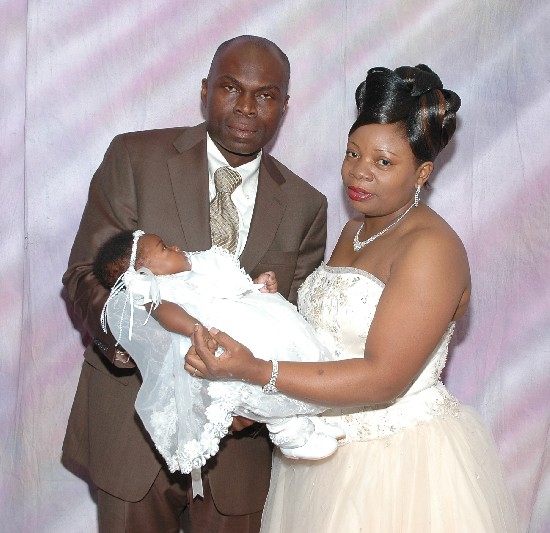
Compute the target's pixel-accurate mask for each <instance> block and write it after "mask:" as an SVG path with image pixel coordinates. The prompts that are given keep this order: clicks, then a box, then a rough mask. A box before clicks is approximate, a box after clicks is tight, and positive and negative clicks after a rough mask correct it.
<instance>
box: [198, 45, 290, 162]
mask: <svg viewBox="0 0 550 533" xmlns="http://www.w3.org/2000/svg"><path fill="white" fill-rule="evenodd" d="M287 86H288V79H287V72H286V69H285V66H284V63H283V61H282V59H281V58H280V57H279V55H278V54H277V53H276V51H275V50H271V49H269V48H263V47H260V46H257V45H254V44H251V43H234V44H232V45H229V46H228V47H227V48H226V49H225V50H223V51H222V52H221V53H220V54H219V55H218V57H217V58H216V60H215V62H214V64H213V65H212V68H211V70H210V74H209V76H208V79H207V80H206V79H205V80H203V81H202V91H201V99H202V102H203V104H204V106H205V109H206V125H207V129H208V133H209V134H210V137H211V138H212V140H213V141H214V143H215V144H216V146H217V147H218V148H219V149H220V151H221V152H222V154H223V155H224V156H225V158H226V159H227V162H228V163H229V164H230V165H231V166H233V167H237V166H240V165H243V164H244V163H247V162H248V161H251V160H252V159H254V157H255V156H256V154H257V153H258V152H259V151H260V150H261V149H262V148H263V147H264V146H265V145H266V144H267V143H268V142H269V141H270V140H271V138H272V137H273V135H274V134H275V132H276V131H277V128H278V127H279V123H280V122H281V119H282V117H283V115H284V113H285V111H286V106H287V102H288V95H287V88H288V87H287Z"/></svg>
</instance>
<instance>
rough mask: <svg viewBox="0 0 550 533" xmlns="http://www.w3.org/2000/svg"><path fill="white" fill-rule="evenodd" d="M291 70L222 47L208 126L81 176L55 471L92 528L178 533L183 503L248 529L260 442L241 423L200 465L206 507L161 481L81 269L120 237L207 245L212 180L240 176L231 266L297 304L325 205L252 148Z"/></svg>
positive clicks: (253, 49)
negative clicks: (73, 326) (230, 173)
mask: <svg viewBox="0 0 550 533" xmlns="http://www.w3.org/2000/svg"><path fill="white" fill-rule="evenodd" d="M289 75H290V66H289V63H288V59H287V57H286V55H285V54H284V53H283V52H282V51H281V50H280V49H279V48H278V47H277V46H276V45H275V44H274V43H272V42H271V41H268V40H266V39H263V38H260V37H253V36H241V37H237V38H235V39H232V40H230V41H227V42H225V43H223V44H222V45H221V46H220V47H219V48H218V50H217V51H216V53H215V55H214V58H213V60H212V64H211V67H210V71H209V73H208V78H206V79H204V80H203V81H202V91H201V99H202V103H203V105H204V109H205V114H206V122H205V123H204V124H200V125H198V126H194V127H190V128H171V129H165V130H154V131H144V132H134V133H127V134H123V135H119V136H117V137H115V139H114V140H113V142H112V143H111V145H110V147H109V149H108V150H107V153H106V154H105V157H104V160H103V162H102V164H101V165H100V167H99V168H98V170H97V171H96V173H95V175H94V177H93V179H92V182H91V185H90V192H89V198H88V203H87V205H86V207H85V210H84V214H83V216H82V221H81V224H80V228H79V230H78V233H77V236H76V239H75V243H74V245H73V249H72V252H71V256H70V259H69V267H68V270H67V272H66V273H65V275H64V277H63V283H64V285H65V286H66V287H67V292H68V295H69V298H70V300H71V302H72V303H73V305H74V309H75V312H76V314H77V315H78V316H79V317H80V318H81V319H82V321H83V322H84V324H85V325H86V327H87V329H88V331H89V332H90V335H91V336H92V337H93V338H94V339H95V340H94V343H92V344H91V345H90V346H88V347H87V349H86V351H85V353H84V357H85V361H84V364H83V368H82V373H81V377H80V380H79V384H78V389H77V392H76V396H75V400H74V404H73V408H72V411H71V416H70V418H69V423H68V427H67V434H66V437H65V442H64V445H63V462H64V464H65V465H67V466H68V467H69V468H71V469H75V470H76V471H78V472H81V473H82V472H83V473H84V474H85V475H86V476H87V477H89V478H90V479H91V481H92V482H93V484H94V485H95V486H96V487H97V488H98V516H99V525H100V531H108V532H109V533H113V532H115V533H116V532H119V531H130V532H134V531H146V532H148V533H152V532H153V533H154V532H157V531H158V532H167V531H178V529H179V523H180V522H179V520H180V515H181V513H182V510H184V509H186V508H187V509H188V511H189V518H190V521H191V527H192V531H193V533H200V532H218V531H219V532H225V531H234V532H248V531H250V532H252V531H257V530H258V529H259V523H260V518H261V510H262V507H263V504H264V500H265V496H266V494H267V488H268V485H269V471H270V465H271V450H270V445H269V443H268V441H267V440H266V438H265V437H264V436H263V435H258V430H257V429H256V428H253V427H252V428H246V429H244V430H242V431H234V433H233V435H231V436H229V437H227V438H226V439H224V440H223V441H222V446H221V447H220V452H219V453H218V454H217V455H216V457H214V458H213V459H212V460H210V461H209V462H208V463H207V465H206V467H205V468H203V487H204V498H200V497H197V498H195V499H193V497H192V492H191V480H190V478H189V476H186V475H183V474H170V473H169V472H168V470H167V468H166V466H165V464H164V463H163V461H162V459H161V458H160V456H159V455H158V454H157V453H156V452H155V450H154V446H153V444H152V442H151V440H150V439H149V437H148V434H147V432H146V431H145V430H144V428H143V426H142V424H141V422H140V420H139V418H138V417H137V415H136V413H135V410H134V402H135V398H136V394H137V392H138V389H139V387H140V383H141V382H140V378H139V373H137V372H136V369H135V365H134V364H133V362H132V361H131V359H128V357H127V354H124V353H121V352H120V351H119V350H115V348H114V344H115V342H114V339H113V337H112V336H110V335H106V334H104V333H103V332H102V331H101V327H100V323H99V319H100V313H101V309H102V306H103V304H104V302H105V300H106V298H107V296H108V294H107V291H106V290H105V289H103V288H102V287H101V286H100V285H99V283H98V282H97V280H96V279H95V277H94V276H93V274H92V271H91V264H92V261H93V257H94V255H95V253H96V251H97V249H98V247H99V246H100V245H101V244H102V243H103V242H104V241H106V240H107V239H108V238H109V237H110V236H112V235H113V234H114V233H117V232H119V231H121V230H124V229H136V228H140V229H143V230H145V231H146V232H149V233H155V234H158V235H160V236H162V238H163V239H164V240H165V242H168V243H171V244H177V245H178V246H179V247H180V248H182V249H184V250H189V251H193V250H205V249H208V248H209V247H210V246H211V244H212V235H211V226H212V227H213V226H214V225H215V224H211V220H210V203H211V202H212V200H214V198H215V197H216V195H217V190H216V187H217V185H216V184H215V183H214V177H213V176H214V174H215V172H216V170H217V169H219V168H220V167H227V166H230V167H231V168H232V169H233V170H236V171H237V172H238V173H239V175H240V177H241V178H242V183H241V184H240V185H238V186H237V188H236V190H235V191H234V192H233V193H232V194H231V199H232V200H233V202H234V206H235V207H236V210H237V212H238V235H237V239H236V248H235V251H236V253H237V254H238V255H239V256H240V261H241V265H242V266H243V268H244V269H245V270H246V271H247V272H248V273H249V274H250V275H251V276H252V277H255V276H257V275H258V274H260V273H261V272H265V271H268V270H273V271H275V273H276V275H277V279H278V283H279V291H280V292H281V294H283V296H285V297H287V298H289V299H290V300H291V301H295V299H296V293H297V289H298V287H299V286H300V284H301V283H302V281H303V280H304V279H305V277H306V276H307V275H308V274H309V273H310V272H311V271H312V270H313V269H314V268H315V267H316V266H317V265H318V264H319V263H320V261H321V260H322V258H323V254H324V248H325V240H326V207H327V204H326V199H325V197H324V196H323V195H322V194H320V193H319V192H318V191H316V190H315V189H314V188H313V187H311V186H310V185H308V184H307V183H306V182H304V181H303V180H301V179H300V178H298V177H297V176H296V175H295V174H293V173H292V172H290V171H289V170H288V169H287V168H286V167H284V166H283V165H282V164H281V163H279V162H278V161H277V160H275V159H274V158H272V157H271V156H269V155H267V154H265V153H264V152H263V151H262V149H263V147H264V146H265V145H266V144H267V143H268V142H269V141H270V140H271V139H272V138H273V135H274V134H275V133H276V131H277V128H278V126H279V124H280V122H281V119H282V117H283V115H284V113H285V111H286V108H287V103H288V98H289V97H288V94H287V91H288V81H289ZM213 203H214V202H213ZM212 222H216V221H215V220H213V219H212ZM182 371H183V369H182ZM241 427H242V426H241ZM234 429H239V427H234Z"/></svg>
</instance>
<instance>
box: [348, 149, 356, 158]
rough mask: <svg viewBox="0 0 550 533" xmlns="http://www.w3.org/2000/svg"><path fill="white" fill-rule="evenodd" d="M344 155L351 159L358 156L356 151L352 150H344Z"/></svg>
mask: <svg viewBox="0 0 550 533" xmlns="http://www.w3.org/2000/svg"><path fill="white" fill-rule="evenodd" d="M346 157H351V158H353V159H355V158H357V157H359V156H358V154H357V152H354V151H353V150H346Z"/></svg>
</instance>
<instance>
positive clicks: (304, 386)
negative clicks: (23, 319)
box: [186, 234, 470, 405]
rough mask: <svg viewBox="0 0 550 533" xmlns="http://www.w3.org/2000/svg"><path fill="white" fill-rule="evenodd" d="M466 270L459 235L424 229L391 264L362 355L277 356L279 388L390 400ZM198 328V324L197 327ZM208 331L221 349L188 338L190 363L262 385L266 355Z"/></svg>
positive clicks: (429, 344)
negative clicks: (324, 358)
mask: <svg viewBox="0 0 550 533" xmlns="http://www.w3.org/2000/svg"><path fill="white" fill-rule="evenodd" d="M469 285H470V278H469V268H468V261H467V257H466V253H465V251H464V248H463V246H462V243H460V241H459V240H458V238H440V235H437V234H436V235H422V237H421V238H419V239H417V240H415V242H414V243H413V244H412V245H411V246H410V247H409V249H408V250H407V252H406V253H404V254H403V256H402V257H401V258H399V259H398V260H396V261H395V262H394V263H393V264H392V269H391V276H390V279H389V280H388V282H387V283H386V287H385V289H384V291H383V293H382V296H381V298H380V301H379V303H378V307H377V310H376V314H375V317H374V320H373V322H372V325H371V327H370V330H369V334H368V337H367V340H366V343H365V351H364V358H361V359H351V360H343V361H335V362H326V363H294V362H280V363H279V375H278V378H277V382H276V385H277V388H278V389H279V390H280V391H281V392H283V393H285V394H287V395H289V396H293V397H296V398H300V399H303V400H307V401H312V402H318V403H324V404H327V405H364V404H370V403H384V402H389V401H392V400H394V399H395V398H396V397H397V396H399V395H400V394H401V393H402V392H403V391H405V390H406V389H407V387H408V386H409V385H410V383H411V382H412V381H413V380H414V379H415V378H416V376H417V375H418V373H419V372H420V371H421V370H422V367H423V365H424V364H425V362H426V360H427V358H428V357H429V356H430V354H431V353H432V352H433V350H434V349H435V347H436V346H437V344H438V342H439V341H440V339H441V337H442V335H443V333H444V332H445V330H446V328H447V327H448V325H449V322H450V321H451V320H452V319H453V318H454V317H455V313H456V311H457V309H458V307H459V305H460V304H461V303H462V302H463V301H464V299H467V294H468V292H469ZM200 331H201V330H200V328H198V329H197V332H200ZM213 337H214V339H215V340H216V341H217V342H218V343H219V344H220V345H221V346H222V347H223V348H224V349H225V354H222V356H221V357H219V358H216V357H213V356H212V353H211V351H209V350H208V348H207V346H206V345H205V344H204V342H203V341H202V340H201V339H199V338H197V339H195V340H194V342H195V348H194V349H193V348H191V350H190V351H189V352H188V354H187V363H188V364H187V365H186V369H187V370H188V371H193V370H194V368H198V369H199V371H200V374H199V376H201V377H207V378H209V379H220V378H225V379H240V380H243V381H247V382H250V383H254V384H257V385H265V384H266V383H267V382H268V381H269V379H270V376H271V363H270V362H266V361H262V360H258V359H255V358H253V356H252V354H251V353H250V351H249V350H247V349H246V347H244V346H242V345H241V344H239V343H237V342H236V341H234V340H233V339H231V338H230V337H228V336H227V335H225V334H222V333H214V334H213Z"/></svg>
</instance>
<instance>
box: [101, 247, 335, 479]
mask: <svg viewBox="0 0 550 533" xmlns="http://www.w3.org/2000/svg"><path fill="white" fill-rule="evenodd" d="M188 255H189V258H190V261H191V264H192V269H191V271H189V272H182V273H179V274H173V275H167V276H155V278H156V285H158V288H159V290H160V296H161V298H162V299H163V300H168V301H171V302H174V303H177V304H179V305H181V306H182V307H183V308H184V309H185V310H186V311H187V312H188V313H189V314H190V315H192V316H193V317H195V318H196V319H197V320H199V321H200V322H202V323H203V324H204V325H205V326H206V327H214V326H215V327H217V328H218V329H220V330H223V331H225V332H226V333H228V334H229V335H231V336H232V337H234V338H236V339H237V340H239V341H240V342H242V343H243V344H245V345H246V346H248V347H249V348H250V349H251V350H252V352H253V353H254V355H255V356H256V357H259V358H262V359H266V360H267V359H272V358H275V359H278V360H292V361H319V360H328V358H329V352H328V351H327V350H326V349H325V348H324V347H323V345H322V344H321V343H320V342H319V341H318V339H317V338H316V336H315V333H314V332H313V329H312V328H311V326H309V324H308V323H307V322H306V321H305V320H304V319H303V318H302V317H301V316H300V315H299V314H298V312H297V310H296V308H295V306H293V305H292V304H290V303H289V302H287V301H286V300H285V299H284V298H283V297H282V296H281V295H279V294H264V293H261V292H259V287H258V286H255V285H254V284H253V282H252V280H251V279H250V277H249V276H248V275H247V274H246V273H245V272H244V271H243V270H242V269H241V268H240V265H239V263H238V260H237V259H236V258H235V257H234V256H233V255H231V254H229V253H228V252H226V251H225V250H223V249H221V248H216V247H214V248H212V249H210V250H207V251H205V252H196V253H189V254H188ZM140 281H141V283H143V280H140ZM134 292H136V293H137V292H138V291H134ZM146 292H147V291H146V290H145V291H144V290H143V287H141V289H140V291H139V295H138V296H136V297H135V298H134V300H132V301H131V302H129V301H128V294H129V293H130V291H127V292H124V291H123V292H120V293H119V294H117V295H115V296H114V297H113V298H111V300H110V302H109V305H108V307H107V318H108V323H109V326H110V327H111V330H112V331H115V332H120V338H119V339H118V340H119V343H120V344H121V345H122V346H123V347H124V348H125V349H126V350H127V351H128V352H129V353H130V355H131V356H132V359H133V360H134V361H135V363H136V365H137V366H138V368H139V371H140V373H141V376H142V380H143V383H142V386H141V388H140V390H139V393H138V396H137V399H136V404H135V407H136V411H137V413H138V414H139V416H140V418H141V420H142V422H143V424H144V426H145V428H146V429H147V431H148V432H149V434H150V435H151V438H152V440H153V442H154V444H155V446H156V447H157V449H158V451H159V452H160V453H161V455H162V456H163V457H164V459H165V461H166V464H167V465H168V468H169V469H170V471H171V472H175V471H181V472H183V473H189V472H191V471H192V470H194V469H198V468H200V467H201V466H203V465H204V464H205V463H206V460H207V459H208V458H210V457H212V456H213V455H215V454H216V453H217V452H218V449H219V442H220V439H221V438H223V437H224V436H225V435H226V434H227V432H228V429H229V426H230V425H231V422H232V417H233V415H241V416H245V417H247V418H250V419H253V420H256V421H259V422H271V421H273V420H276V419H278V418H282V417H287V416H291V415H309V414H317V413H320V412H322V411H324V410H325V409H326V408H325V407H322V406H320V405H315V404H310V403H306V402H301V401H299V400H295V399H293V398H288V397H286V396H284V395H282V394H273V395H267V394H264V393H263V392H262V389H261V387H259V386H256V385H249V384H245V383H242V382H238V381H219V382H210V381H208V380H204V379H199V378H193V377H192V376H190V375H189V374H188V373H187V372H186V371H185V370H184V359H185V354H186V353H187V351H188V349H189V347H190V346H191V340H190V339H189V338H188V337H185V336H182V335H176V334H173V333H169V332H167V331H166V330H164V328H162V327H161V326H160V325H159V324H158V322H156V321H155V320H154V319H153V318H152V317H151V318H149V319H147V318H148V313H147V311H146V310H145V308H144V307H143V306H142V305H141V304H143V303H144V302H147V301H148V299H147V296H146ZM131 308H133V325H132V324H131V320H132V313H131ZM130 330H132V337H131V339H130V338H129V335H128V333H129V332H130Z"/></svg>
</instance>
